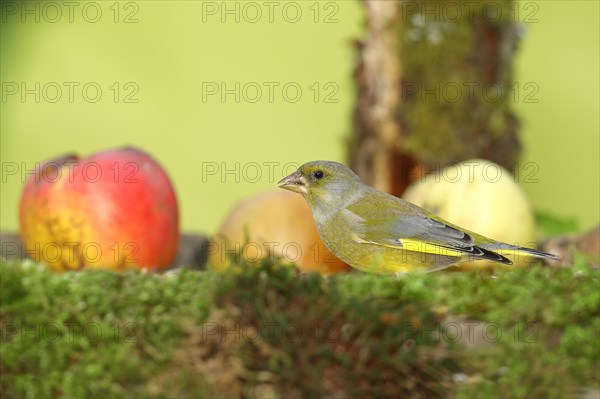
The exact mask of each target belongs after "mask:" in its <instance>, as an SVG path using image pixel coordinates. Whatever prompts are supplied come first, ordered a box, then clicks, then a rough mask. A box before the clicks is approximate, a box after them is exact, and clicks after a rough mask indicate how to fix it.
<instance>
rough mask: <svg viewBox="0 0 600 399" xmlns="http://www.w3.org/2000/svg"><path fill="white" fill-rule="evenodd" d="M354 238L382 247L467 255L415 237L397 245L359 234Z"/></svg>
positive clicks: (458, 255)
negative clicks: (369, 238) (362, 236)
mask: <svg viewBox="0 0 600 399" xmlns="http://www.w3.org/2000/svg"><path fill="white" fill-rule="evenodd" d="M352 238H353V239H354V241H356V242H358V243H361V244H372V245H379V246H382V247H387V248H392V249H398V250H404V251H412V252H417V253H422V254H432V255H441V256H455V257H461V256H465V255H466V254H465V252H461V251H457V250H454V249H451V248H447V247H444V246H441V245H436V244H432V243H430V242H425V241H420V240H415V239H411V238H403V239H401V240H398V244H397V245H395V244H392V243H381V242H376V241H370V240H365V239H364V238H361V237H359V236H357V235H356V234H354V235H353V236H352Z"/></svg>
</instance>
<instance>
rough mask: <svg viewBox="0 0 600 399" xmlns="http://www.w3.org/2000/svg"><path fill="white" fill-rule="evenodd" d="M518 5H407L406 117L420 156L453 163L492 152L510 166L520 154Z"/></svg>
mask: <svg viewBox="0 0 600 399" xmlns="http://www.w3.org/2000/svg"><path fill="white" fill-rule="evenodd" d="M514 7H515V5H514V2H513V1H509V0H503V1H500V2H498V1H491V0H490V1H487V0H486V1H480V2H444V1H425V0H422V1H416V2H408V3H406V4H404V5H402V6H401V10H402V12H401V13H400V17H399V22H398V23H399V26H398V32H399V35H400V41H399V43H400V48H399V58H400V60H401V63H402V79H403V81H402V99H401V106H400V112H399V119H400V121H401V124H402V126H403V127H404V132H406V135H405V141H404V145H405V146H406V149H407V150H409V151H410V152H413V153H415V154H417V158H418V159H420V160H422V161H424V162H427V163H432V164H433V163H435V162H438V163H442V164H447V163H451V162H458V161H462V160H465V159H470V158H481V157H484V158H487V159H490V160H492V161H495V162H498V163H500V164H501V165H503V166H505V167H507V168H511V167H512V165H513V164H514V162H515V161H516V160H517V159H518V142H517V140H516V136H515V129H516V118H515V117H514V115H513V113H512V111H511V107H510V105H511V104H512V103H513V102H514V95H515V94H516V93H517V92H518V89H517V91H515V87H514V84H513V81H512V67H511V64H512V56H513V52H514V47H515V46H516V44H515V43H516V31H515V25H514V20H513V19H514V17H513V9H514ZM502 151H504V153H503V154H502V153H501V152H502ZM511 153H512V156H511V157H509V158H510V159H507V154H511ZM432 166H435V165H432Z"/></svg>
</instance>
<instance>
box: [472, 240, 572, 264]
mask: <svg viewBox="0 0 600 399" xmlns="http://www.w3.org/2000/svg"><path fill="white" fill-rule="evenodd" d="M480 247H482V248H485V249H488V250H490V251H494V252H496V253H499V254H502V255H512V256H514V257H515V259H518V258H520V257H521V256H528V257H534V258H539V259H547V260H555V261H561V260H562V259H561V258H560V257H558V256H556V255H553V254H549V253H547V252H543V251H538V250H537V249H532V248H525V247H519V246H517V245H510V244H504V243H500V242H495V243H490V244H483V245H480Z"/></svg>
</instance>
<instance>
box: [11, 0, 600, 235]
mask: <svg viewBox="0 0 600 399" xmlns="http://www.w3.org/2000/svg"><path fill="white" fill-rule="evenodd" d="M270 4H272V5H267V3H265V2H256V3H252V2H231V1H230V2H226V3H224V2H220V1H219V2H212V1H205V2H201V1H135V2H119V3H116V2H113V1H108V2H104V1H100V2H88V3H86V2H72V3H68V2H66V3H63V2H52V3H47V2H35V1H32V2H27V3H20V2H3V3H2V8H3V9H2V26H1V32H0V33H1V35H0V36H1V39H0V40H1V43H0V44H1V54H0V55H1V64H0V67H1V71H0V72H1V80H2V102H1V117H0V119H1V122H0V129H1V130H0V132H1V152H0V155H1V161H2V190H1V191H2V192H1V212H0V217H1V225H0V228H1V229H2V230H16V229H18V203H19V197H20V193H21V189H22V186H23V182H24V176H23V175H22V173H17V174H11V173H9V172H10V170H12V168H13V166H15V165H17V166H18V168H19V172H23V169H29V170H31V169H33V168H34V167H35V163H36V162H41V161H44V160H47V159H50V158H53V157H56V156H58V155H61V154H64V153H70V152H77V153H79V154H81V155H88V154H90V153H92V152H95V151H98V150H101V149H106V148H112V147H119V146H125V145H134V146H137V147H140V148H142V149H144V150H146V151H148V152H149V153H151V154H152V155H153V156H154V157H156V158H157V159H158V160H159V161H160V162H161V163H162V164H163V166H164V167H165V168H166V170H167V171H168V173H169V175H170V176H171V178H172V180H173V183H174V185H175V188H176V190H177V193H178V196H179V202H180V208H181V225H182V229H183V230H184V231H197V232H204V233H214V232H215V230H216V229H217V228H218V226H219V224H220V223H221V221H222V220H223V218H224V217H225V214H226V213H227V211H228V209H229V208H230V207H231V206H232V205H233V204H234V203H236V202H237V201H239V200H240V199H242V198H244V197H246V196H248V195H250V194H252V193H257V192H261V191H264V190H265V189H268V188H270V187H274V186H275V182H276V181H277V180H279V179H280V178H281V177H282V176H283V175H284V174H286V173H289V172H291V171H292V169H294V167H295V166H297V165H298V164H299V163H303V162H305V161H309V160H314V159H329V160H338V161H344V160H345V150H346V142H347V140H348V138H349V136H350V132H351V115H352V110H353V106H354V96H355V87H354V81H353V76H352V73H353V68H354V64H355V61H356V53H355V50H354V45H353V42H354V41H355V40H356V39H358V38H360V36H361V32H362V27H363V22H364V15H363V5H362V3H361V2H359V1H352V0H349V1H336V2H327V1H323V2H315V1H298V2H273V3H270ZM236 7H237V11H236ZM225 8H227V10H229V11H231V12H232V13H226V12H225ZM516 9H518V11H519V13H518V16H517V19H518V20H519V21H521V22H522V23H523V26H524V28H525V36H524V38H523V40H522V42H521V45H520V50H519V53H518V57H517V63H516V74H515V80H516V86H515V87H518V88H519V92H517V93H515V95H514V98H515V101H516V104H515V107H516V110H517V111H518V113H519V116H520V118H521V121H522V130H521V133H522V141H523V144H524V147H525V151H524V156H523V158H522V163H521V164H522V165H523V168H521V173H522V174H521V178H520V179H519V180H520V184H521V185H522V186H523V188H524V189H525V191H526V192H527V193H528V195H529V196H530V198H531V200H532V202H533V204H534V205H535V207H536V208H537V209H539V210H544V211H549V212H552V213H553V214H556V215H557V216H566V217H570V216H572V217H575V218H576V219H577V220H578V221H579V223H580V227H581V228H582V229H584V228H587V227H590V226H592V225H594V224H597V223H598V220H599V218H600V216H599V212H600V172H599V170H600V153H599V152H600V142H599V141H600V126H599V118H598V110H599V109H600V107H599V56H598V54H599V48H600V43H599V37H600V32H599V26H600V22H599V11H600V9H599V3H598V2H596V1H545V2H531V1H527V2H525V1H523V2H521V3H519V5H518V6H517V7H516ZM257 12H260V15H259V14H258V13H257ZM223 19H224V21H223ZM236 19H238V20H237V21H236ZM526 20H527V22H525V21H526ZM36 82H39V89H37V88H36ZM222 83H224V84H225V85H226V87H227V88H228V89H233V91H234V92H235V91H236V83H239V90H237V93H238V94H239V102H237V101H236V98H235V97H236V95H235V94H232V93H230V94H227V95H226V96H225V98H224V101H223V99H222V98H221V93H220V90H221V84H222ZM22 84H25V88H26V89H28V90H30V91H31V92H30V93H29V94H25V95H24V97H23V93H22V89H23V87H22ZM527 85H528V86H527ZM69 87H72V88H73V92H72V93H70V92H69V91H70V90H69ZM84 87H85V90H84ZM257 87H259V88H261V90H262V93H261V94H260V95H259V93H258V92H257V91H256V89H257ZM269 87H272V88H273V91H272V93H270V89H269ZM57 88H60V90H61V92H60V93H59V92H58V91H57ZM98 88H100V90H101V93H99V92H97V89H98ZM215 88H217V90H219V92H218V93H216V94H211V92H210V91H207V90H214V89H215ZM532 88H535V89H536V91H535V93H533V91H534V90H532ZM298 89H300V91H301V94H299V93H298ZM532 93H533V94H532ZM36 96H39V102H37V101H36V100H38V99H36ZM530 100H534V101H530ZM529 162H533V163H535V164H536V165H537V169H536V170H534V169H525V167H524V166H525V165H528V163H529ZM225 169H226V170H228V171H229V172H228V173H223V172H226V170H225ZM532 172H535V175H534V176H532V177H534V179H533V181H529V182H527V181H524V180H525V179H524V178H523V177H524V176H528V175H529V174H530V173H532ZM213 173H214V174H213Z"/></svg>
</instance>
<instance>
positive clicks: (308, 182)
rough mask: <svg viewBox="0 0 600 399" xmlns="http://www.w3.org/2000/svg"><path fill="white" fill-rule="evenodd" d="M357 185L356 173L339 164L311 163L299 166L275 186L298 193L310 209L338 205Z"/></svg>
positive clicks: (327, 162)
mask: <svg viewBox="0 0 600 399" xmlns="http://www.w3.org/2000/svg"><path fill="white" fill-rule="evenodd" d="M357 183H360V179H359V177H358V176H357V175H356V173H354V172H353V171H352V170H350V169H349V168H347V167H346V166H344V165H342V164H341V163H338V162H332V161H313V162H308V163H305V164H304V165H302V166H300V167H299V168H298V170H296V171H295V172H294V173H292V174H291V175H289V176H287V177H284V178H283V179H281V180H280V181H279V183H277V184H278V185H279V187H281V188H284V189H286V190H290V191H294V192H296V193H300V194H301V195H302V196H303V197H304V198H305V199H306V201H307V202H308V204H309V205H310V206H311V207H312V206H313V205H315V206H317V205H326V204H335V203H339V202H340V201H341V200H343V198H344V197H347V195H348V194H349V193H351V192H352V191H353V190H354V189H355V188H356V184H357Z"/></svg>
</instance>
